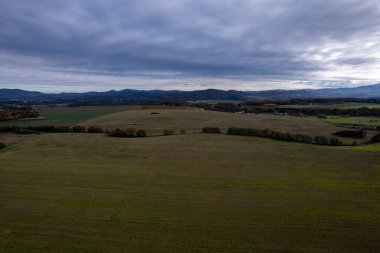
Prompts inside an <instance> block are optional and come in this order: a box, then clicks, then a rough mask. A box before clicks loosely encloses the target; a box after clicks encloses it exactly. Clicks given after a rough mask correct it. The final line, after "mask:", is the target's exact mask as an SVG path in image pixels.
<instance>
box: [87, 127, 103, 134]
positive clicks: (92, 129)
mask: <svg viewBox="0 0 380 253" xmlns="http://www.w3.org/2000/svg"><path fill="white" fill-rule="evenodd" d="M87 132H88V133H103V129H101V128H100V127H96V126H90V127H88V128H87Z"/></svg>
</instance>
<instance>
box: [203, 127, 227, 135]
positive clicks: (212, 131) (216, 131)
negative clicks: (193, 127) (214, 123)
mask: <svg viewBox="0 0 380 253" xmlns="http://www.w3.org/2000/svg"><path fill="white" fill-rule="evenodd" d="M202 133H208V134H220V133H222V131H221V130H220V128H219V127H204V128H203V129H202Z"/></svg>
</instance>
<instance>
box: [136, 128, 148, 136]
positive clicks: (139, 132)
mask: <svg viewBox="0 0 380 253" xmlns="http://www.w3.org/2000/svg"><path fill="white" fill-rule="evenodd" d="M136 135H137V137H146V135H147V134H146V131H145V130H143V129H139V130H137V133H136Z"/></svg>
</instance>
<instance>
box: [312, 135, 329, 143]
mask: <svg viewBox="0 0 380 253" xmlns="http://www.w3.org/2000/svg"><path fill="white" fill-rule="evenodd" d="M314 143H315V144H318V145H327V144H329V141H328V139H327V138H326V137H324V136H315V137H314Z"/></svg>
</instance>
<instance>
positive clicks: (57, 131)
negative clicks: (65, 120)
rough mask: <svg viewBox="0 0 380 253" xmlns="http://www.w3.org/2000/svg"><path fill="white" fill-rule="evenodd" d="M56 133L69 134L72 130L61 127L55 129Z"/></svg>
mask: <svg viewBox="0 0 380 253" xmlns="http://www.w3.org/2000/svg"><path fill="white" fill-rule="evenodd" d="M54 132H56V133H67V132H71V129H70V127H66V126H60V127H55V131H54Z"/></svg>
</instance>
